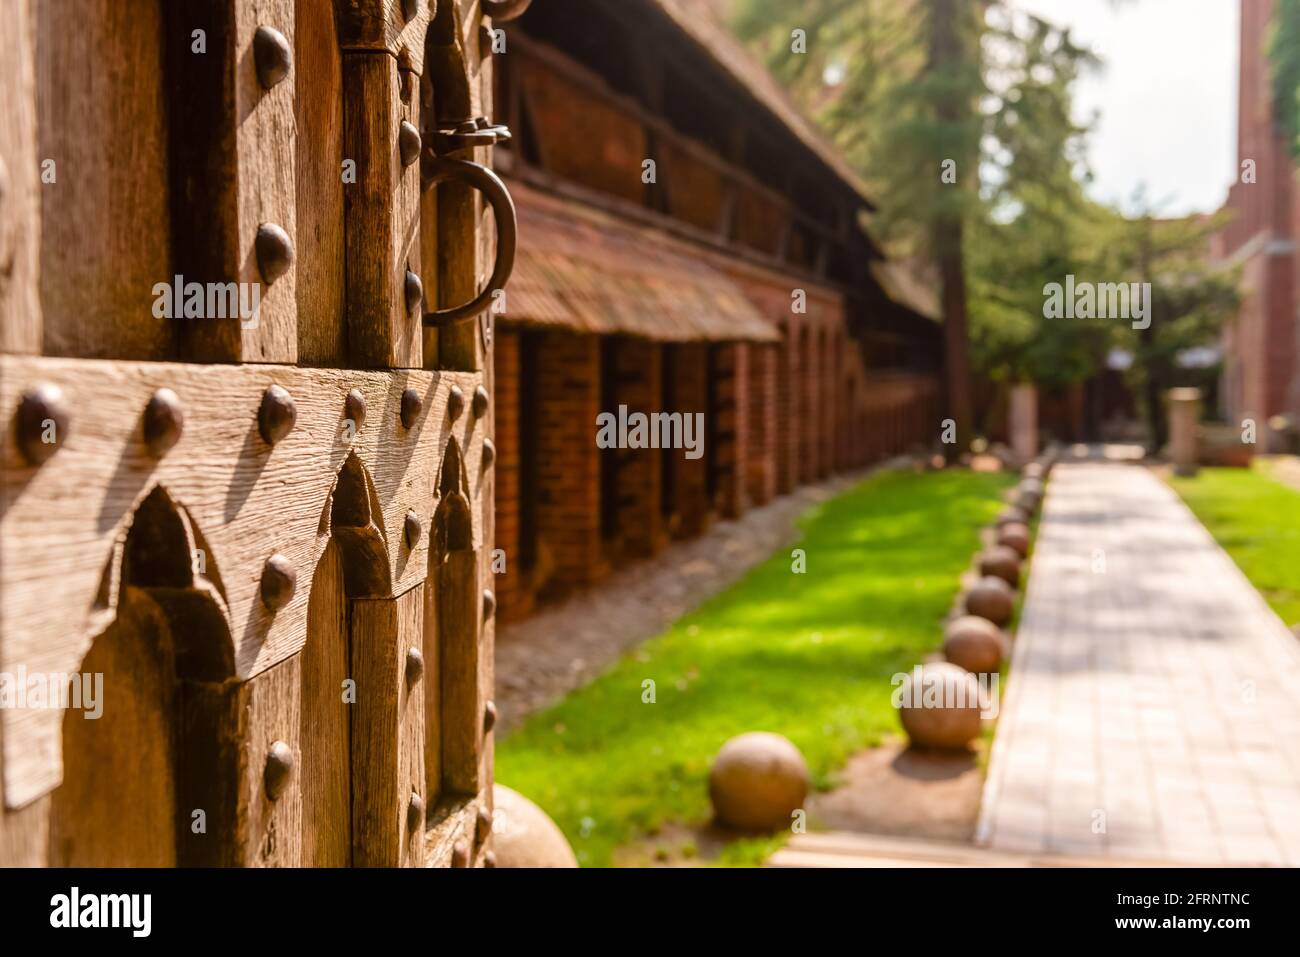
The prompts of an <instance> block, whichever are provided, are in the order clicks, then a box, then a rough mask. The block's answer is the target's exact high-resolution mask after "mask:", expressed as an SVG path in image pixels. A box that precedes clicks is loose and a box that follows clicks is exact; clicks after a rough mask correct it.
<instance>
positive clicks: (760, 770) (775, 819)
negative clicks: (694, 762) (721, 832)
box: [709, 731, 808, 831]
mask: <svg viewBox="0 0 1300 957" xmlns="http://www.w3.org/2000/svg"><path fill="white" fill-rule="evenodd" d="M807 795H808V765H807V764H806V763H805V762H804V759H803V755H802V754H800V753H799V749H798V748H796V747H795V746H794V745H793V744H792V743H791V742H790V741H789V739H787V738H784V737H782V736H781V735H779V734H772V733H770V732H767V731H750V732H748V733H746V734H741V735H738V736H736V737H734V738H732V739H731V740H730V741H728V742H727V743H726V744H724V745H723V746H722V749H721V750H720V751H719V752H718V756H717V757H716V758H714V759H713V767H712V768H711V769H710V771H709V797H710V798H711V799H712V801H713V811H714V814H715V815H716V817H717V819H718V821H719V822H720V823H722V824H725V825H727V826H729V827H734V828H738V829H740V830H744V831H776V830H780V829H781V828H785V827H789V826H790V821H791V814H792V813H793V812H794V811H795V810H797V809H798V808H801V807H803V802H804V798H805V797H807Z"/></svg>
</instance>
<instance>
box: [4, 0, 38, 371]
mask: <svg viewBox="0 0 1300 957" xmlns="http://www.w3.org/2000/svg"><path fill="white" fill-rule="evenodd" d="M0 23H5V24H7V25H8V31H7V32H8V34H9V40H8V42H7V46H8V49H7V50H6V54H5V56H3V57H0V89H3V90H4V91H5V95H4V97H3V98H2V99H0V352H26V353H37V352H40V351H41V334H42V332H41V302H40V295H39V292H40V288H39V284H40V265H41V196H40V188H41V187H40V172H39V171H40V167H39V160H38V158H37V155H36V33H35V22H34V19H33V14H32V5H31V0H0Z"/></svg>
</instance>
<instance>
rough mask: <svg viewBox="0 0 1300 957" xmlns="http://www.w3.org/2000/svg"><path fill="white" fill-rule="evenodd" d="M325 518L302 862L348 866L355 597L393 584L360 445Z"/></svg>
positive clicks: (312, 606)
mask: <svg viewBox="0 0 1300 957" xmlns="http://www.w3.org/2000/svg"><path fill="white" fill-rule="evenodd" d="M321 526H322V530H323V531H325V532H327V533H328V536H329V538H328V541H327V543H326V545H325V549H324V551H323V552H322V553H321V557H320V559H319V560H318V561H317V563H316V571H315V573H314V574H313V576H312V586H311V595H310V597H309V600H308V604H307V641H306V644H305V645H304V646H303V649H302V652H301V653H300V675H301V678H300V680H301V683H302V695H301V706H300V711H299V728H300V734H299V748H300V752H301V777H300V788H301V792H302V865H303V866H304V867H347V866H349V865H350V864H351V863H352V861H353V833H352V811H353V808H352V795H353V770H352V767H353V755H352V743H353V738H354V729H353V727H352V724H353V721H354V720H355V718H356V716H355V714H354V708H353V705H354V704H355V703H356V695H357V694H359V693H361V692H359V691H358V690H357V689H356V688H355V686H354V685H352V684H351V683H350V682H351V676H352V675H353V673H354V672H353V661H352V656H353V653H354V650H353V647H352V640H351V620H350V604H351V601H352V600H353V599H357V598H365V597H372V596H380V597H382V596H386V595H387V594H388V593H389V591H390V588H391V572H390V569H389V564H388V550H387V549H388V546H387V542H386V540H385V536H384V531H383V517H382V513H381V511H380V508H379V502H378V498H377V496H376V494H375V488H374V482H373V481H372V480H371V478H370V474H369V472H368V471H367V470H366V467H365V465H364V464H362V462H361V460H360V459H359V458H358V457H357V455H356V454H355V453H350V454H349V455H348V457H347V459H346V460H345V461H344V463H343V466H342V468H341V469H340V470H339V474H338V478H337V480H336V481H335V484H334V488H333V491H332V492H331V494H330V500H329V503H328V504H327V505H326V508H325V511H324V514H323V515H322V520H321Z"/></svg>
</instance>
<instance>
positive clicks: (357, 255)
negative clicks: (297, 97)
mask: <svg viewBox="0 0 1300 957" xmlns="http://www.w3.org/2000/svg"><path fill="white" fill-rule="evenodd" d="M399 74H400V71H399V69H398V65H397V61H396V60H395V59H393V58H392V57H390V56H387V55H385V54H376V53H345V54H344V55H343V137H344V152H345V154H346V155H347V157H348V158H349V159H353V160H355V161H356V164H357V181H356V183H353V184H349V185H348V186H347V188H346V189H345V190H344V194H343V195H344V222H345V226H346V240H345V241H346V246H347V317H348V346H349V354H350V356H351V361H352V364H353V365H359V366H362V367H365V368H419V367H420V366H421V365H423V360H422V359H421V344H422V340H423V333H422V331H421V330H422V325H421V321H420V310H418V309H417V310H408V309H407V306H406V291H405V290H406V273H407V270H408V269H409V270H410V271H412V272H415V273H417V274H418V273H419V270H420V243H419V225H420V164H419V163H418V162H416V163H412V164H411V165H410V166H403V165H402V160H401V155H400V151H399V149H398V128H399V125H400V124H401V123H402V122H403V121H406V122H408V123H410V124H411V125H412V126H414V127H415V128H416V129H417V130H418V129H419V126H420V123H419V95H418V93H417V92H416V84H415V83H409V86H408V88H407V90H406V93H407V96H406V102H404V101H403V89H402V82H403V81H402V78H401V76H400V75H399Z"/></svg>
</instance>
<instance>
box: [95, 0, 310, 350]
mask: <svg viewBox="0 0 1300 957" xmlns="http://www.w3.org/2000/svg"><path fill="white" fill-rule="evenodd" d="M166 10H167V13H166V16H167V23H166V39H167V49H168V53H169V56H168V62H167V69H168V76H169V80H170V91H171V99H170V104H171V107H172V109H171V116H170V123H169V124H168V126H169V131H170V138H169V145H170V149H171V153H172V164H171V166H172V173H173V178H172V204H171V214H172V230H173V239H174V248H175V267H176V271H177V272H178V273H179V274H180V275H182V276H184V277H185V280H186V281H187V282H188V281H197V282H203V283H207V282H220V283H225V282H240V283H246V284H249V285H247V286H245V287H244V288H245V289H247V290H251V289H253V288H256V289H257V290H258V293H259V297H260V298H259V306H258V309H257V310H256V315H255V316H253V317H249V318H247V319H242V320H241V318H240V317H239V316H233V317H231V316H226V317H212V316H208V317H205V318H204V319H203V320H202V321H198V320H193V319H191V320H183V321H181V322H180V323H179V324H178V326H177V328H178V330H179V334H180V351H181V354H182V355H184V356H185V357H186V358H189V359H193V360H197V361H204V362H233V361H244V362H295V361H297V358H298V333H297V328H296V322H297V310H298V304H297V259H298V258H299V257H297V256H296V255H295V256H294V257H293V260H292V261H290V262H289V263H288V265H287V267H286V268H285V270H284V272H283V273H282V274H279V275H268V274H267V272H266V271H265V269H264V268H263V266H262V265H260V264H259V256H258V253H257V250H256V246H255V243H256V239H257V236H258V231H259V228H261V227H262V226H264V225H267V224H271V225H274V226H276V227H279V228H280V229H281V230H283V232H284V234H286V235H287V236H288V239H289V242H290V244H291V246H292V247H293V248H294V250H295V252H296V251H297V247H298V231H297V221H296V209H295V207H296V203H295V199H294V196H295V176H296V172H295V170H296V165H297V163H296V160H297V144H296V126H295V118H294V104H295V93H294V91H295V84H296V83H297V81H298V73H299V70H298V69H296V68H294V67H293V66H290V68H289V73H288V76H287V77H285V78H284V79H282V80H280V81H279V82H277V83H275V84H274V85H273V86H271V87H270V88H269V89H267V88H264V87H263V85H262V83H261V82H260V81H259V78H258V71H257V67H256V62H255V61H256V59H257V58H256V57H255V56H254V52H253V45H254V35H255V33H256V32H257V30H258V29H259V28H261V27H268V28H272V29H274V30H277V31H279V33H280V34H281V35H282V36H283V38H284V41H285V42H286V43H287V44H288V48H289V49H290V50H293V49H294V35H295V29H294V28H295V12H294V0H262V2H259V3H258V4H257V6H256V7H254V6H253V5H252V4H248V3H243V2H237V0H201V2H197V3H194V4H184V5H182V4H168V5H166ZM196 30H202V31H204V35H205V37H206V43H207V51H206V53H201V54H200V53H196V52H195V51H194V42H195V41H194V40H193V39H192V37H193V36H194V31H196ZM303 80H304V82H310V80H311V78H309V77H303ZM122 165H124V166H130V165H133V164H122ZM109 261H112V260H111V259H110V260H109ZM170 275H171V273H170V272H166V273H164V274H163V275H162V276H159V277H156V278H155V280H153V281H157V280H158V279H162V280H164V281H165V280H166V279H167V278H168V277H169V276H170Z"/></svg>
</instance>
